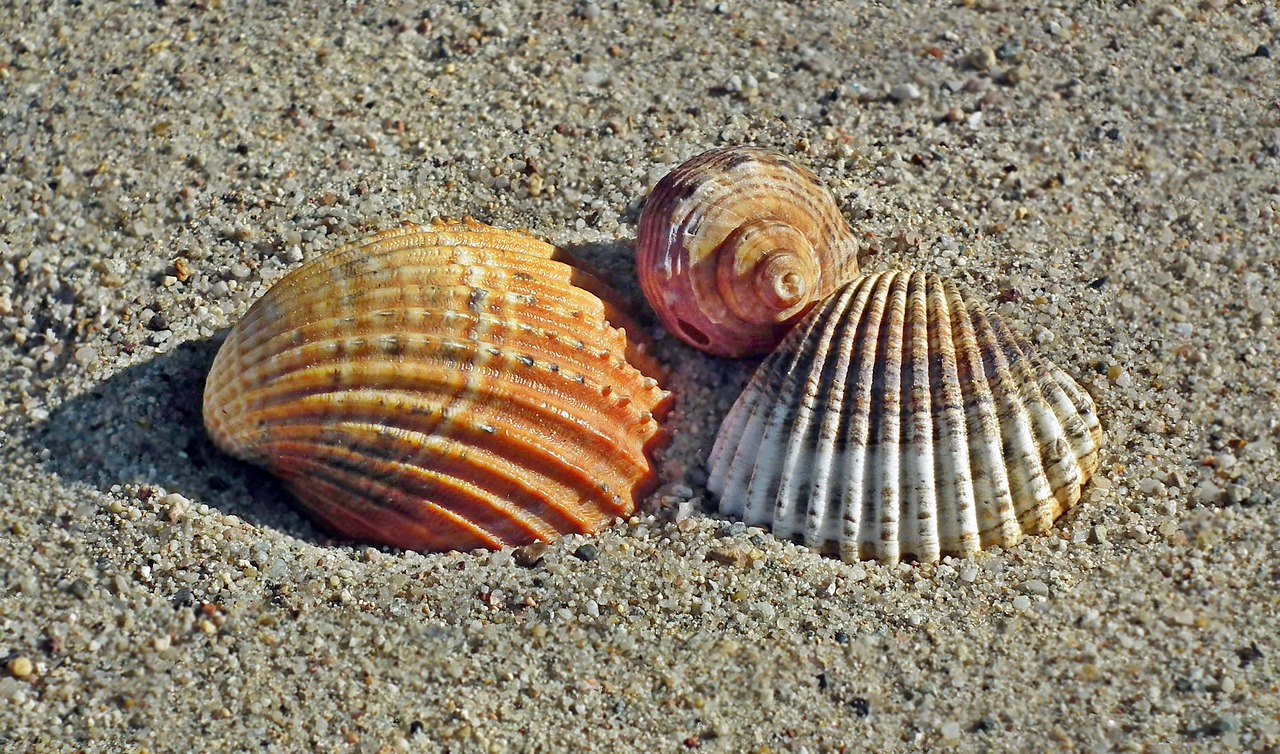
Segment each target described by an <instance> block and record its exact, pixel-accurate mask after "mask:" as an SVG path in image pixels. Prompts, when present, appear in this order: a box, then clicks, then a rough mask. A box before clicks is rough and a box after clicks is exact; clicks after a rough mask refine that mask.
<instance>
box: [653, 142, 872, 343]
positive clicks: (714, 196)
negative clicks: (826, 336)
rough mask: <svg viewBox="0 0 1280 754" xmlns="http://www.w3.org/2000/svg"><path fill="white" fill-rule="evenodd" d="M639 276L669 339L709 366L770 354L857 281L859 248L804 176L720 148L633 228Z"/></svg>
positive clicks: (665, 184)
mask: <svg viewBox="0 0 1280 754" xmlns="http://www.w3.org/2000/svg"><path fill="white" fill-rule="evenodd" d="M636 264H637V269H638V272H639V276H640V286H641V288H642V289H643V290H644V294H645V297H646V298H647V299H648V300H649V304H650V305H651V306H652V307H653V309H654V311H655V312H656V313H657V315H658V318H659V319H660V320H661V321H662V324H663V325H664V326H665V327H666V328H667V330H668V331H670V332H671V333H673V334H674V335H675V336H676V337H678V338H680V339H681V340H683V341H684V342H686V343H688V344H689V345H691V346H693V347H695V348H698V349H701V350H703V351H706V352H707V353H710V354H713V355H715V356H724V357H731V358H736V357H741V356H749V355H752V354H760V353H765V352H767V351H769V350H770V349H771V348H773V347H774V346H775V345H777V343H778V341H780V340H781V339H782V337H783V336H784V335H785V334H786V333H787V331H788V330H789V329H790V328H791V326H792V325H794V324H795V323H796V322H797V321H798V320H799V319H800V317H802V316H804V314H805V313H806V312H808V311H809V309H810V308H811V307H812V306H813V305H814V304H815V303H817V302H818V301H821V300H822V299H824V298H826V297H827V296H828V295H830V294H831V293H832V292H833V291H835V290H836V289H837V288H839V287H840V286H841V285H842V284H844V283H845V282H848V281H849V280H850V279H852V278H853V277H854V276H856V275H857V272H858V242H857V240H856V239H855V238H854V236H853V232H852V230H851V229H850V228H849V226H848V224H847V223H846V222H845V220H844V217H843V216H842V215H841V214H840V209H839V207H838V206H836V201H835V198H834V197H833V196H832V195H831V192H830V191H828V190H827V189H826V188H825V187H824V186H823V185H822V184H821V183H820V182H819V180H818V177H817V176H815V175H814V174H813V173H812V172H810V171H809V170H808V169H806V168H804V167H803V166H801V165H799V164H797V163H796V162H793V161H792V160H790V159H788V158H787V157H784V156H783V155H781V154H778V153H776V152H773V151H770V150H767V149H761V148H759V147H747V146H732V147H721V148H718V149H713V150H711V151H708V152H704V153H702V154H700V155H698V156H696V157H694V158H692V159H690V160H689V161H687V162H685V163H684V164H682V165H680V166H679V167H677V168H676V169H675V170H673V171H672V172H671V173H669V174H667V175H666V176H665V177H664V178H663V179H662V180H661V181H659V182H658V185H657V186H656V187H654V189H653V192H652V193H651V194H650V195H649V199H648V201H647V202H646V203H645V207H644V211H643V212H642V214H641V216H640V228H639V231H638V236H637V239H636Z"/></svg>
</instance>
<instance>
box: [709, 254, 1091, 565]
mask: <svg viewBox="0 0 1280 754" xmlns="http://www.w3.org/2000/svg"><path fill="white" fill-rule="evenodd" d="M1101 442H1102V428H1101V425H1100V424H1099V422H1098V417H1097V415H1096V414H1095V412H1094V405H1093V400H1092V399H1091V398H1090V397H1089V394H1088V393H1086V392H1085V391H1084V390H1083V389H1082V388H1081V387H1080V386H1079V385H1078V384H1077V383H1076V382H1075V380H1073V379H1072V378H1071V377H1069V376H1068V375H1067V374H1065V373H1064V372H1063V371H1062V370H1060V369H1059V368H1058V367H1057V366H1055V365H1054V364H1053V363H1051V362H1050V361H1049V360H1047V359H1045V358H1043V357H1041V356H1039V355H1038V354H1036V353H1035V352H1034V351H1033V350H1032V348H1031V347H1030V346H1029V345H1028V344H1026V343H1025V342H1023V341H1022V340H1021V339H1020V338H1018V337H1017V336H1015V335H1014V334H1013V333H1012V332H1011V331H1010V329H1009V327H1008V326H1007V325H1006V324H1005V323H1004V322H1003V321H1001V320H1000V319H999V318H998V317H997V316H996V315H994V314H991V313H987V312H986V311H985V309H984V307H983V306H982V305H981V304H980V303H978V302H977V301H975V299H974V298H973V297H972V296H970V295H969V294H966V293H961V292H960V291H959V290H958V288H957V287H956V286H955V284H953V283H951V282H950V281H944V280H943V279H942V278H940V277H938V276H937V275H933V274H925V273H910V272H899V271H895V272H884V273H875V274H871V275H866V276H863V277H861V278H860V279H858V280H856V281H854V282H852V283H849V284H848V285H847V286H846V287H844V288H842V289H841V290H840V291H839V292H837V293H836V294H835V295H833V296H832V297H831V298H830V299H828V300H827V301H825V302H823V303H822V305H821V306H819V307H818V308H816V309H815V310H814V311H813V312H812V313H811V314H810V315H809V316H808V317H807V318H806V319H805V321H804V322H803V323H801V324H800V325H799V326H798V327H797V328H796V329H795V330H794V331H792V333H791V334H790V335H788V337H787V338H786V340H784V341H783V343H782V344H781V345H780V346H779V347H778V349H777V350H776V351H775V352H774V353H773V354H771V355H770V356H769V358H768V359H766V360H765V361H764V362H763V363H762V364H761V366H760V367H759V370H758V371H757V372H756V374H755V375H754V377H753V378H752V380H751V382H750V383H749V385H748V387H747V388H746V390H745V391H744V392H743V394H742V395H741V396H740V397H739V399H738V401H737V403H736V404H734V406H733V408H732V409H731V410H730V412H729V414H728V416H727V417H726V419H725V421H724V423H723V425H722V426H721V429H720V433H719V436H718V437H717V439H716V442H715V446H714V448H713V450H712V452H711V458H710V462H709V467H710V480H709V482H708V487H709V488H710V490H711V491H712V492H713V493H715V494H716V495H718V496H719V500H720V511H721V512H722V513H724V514H726V515H729V516H732V517H736V518H741V519H743V520H744V521H746V522H747V523H749V524H753V525H766V526H769V527H771V528H772V529H773V531H774V533H775V534H777V535H779V536H782V537H788V538H795V539H797V540H799V541H802V542H803V543H805V544H807V545H809V546H810V547H813V548H817V549H822V550H824V551H827V552H832V553H838V554H839V556H840V557H841V558H842V559H843V560H846V561H853V560H859V559H875V560H879V561H882V562H888V563H894V562H897V561H898V560H899V559H902V558H911V559H915V560H918V561H921V562H931V561H936V560H938V559H939V558H940V557H941V556H944V555H951V556H967V555H970V554H972V553H974V552H976V551H977V550H979V549H982V548H987V547H991V546H995V545H999V546H1004V547H1008V546H1012V545H1014V544H1017V543H1018V541H1019V540H1020V539H1021V538H1022V536H1023V534H1024V533H1034V534H1040V533H1044V532H1046V531H1048V530H1049V528H1050V527H1051V526H1052V525H1053V522H1054V520H1055V519H1057V518H1058V516H1059V515H1061V514H1062V513H1063V512H1064V511H1066V510H1067V509H1068V508H1070V507H1071V506H1072V505H1074V504H1075V503H1076V502H1077V501H1078V500H1079V499H1080V494H1081V487H1082V485H1084V484H1085V482H1086V481H1087V480H1088V479H1089V477H1090V475H1092V474H1093V472H1094V470H1095V469H1096V468H1097V466H1098V450H1099V446H1100V444H1101Z"/></svg>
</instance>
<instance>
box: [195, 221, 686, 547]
mask: <svg viewBox="0 0 1280 754" xmlns="http://www.w3.org/2000/svg"><path fill="white" fill-rule="evenodd" d="M640 333H641V331H640V330H639V329H638V328H637V327H636V326H635V325H634V324H633V323H632V321H631V320H630V318H629V317H628V316H627V315H626V314H625V313H624V311H623V308H622V307H621V306H620V304H619V303H618V301H617V297H616V294H613V293H612V292H610V291H609V289H608V288H607V287H605V286H604V284H603V283H601V282H600V281H599V280H597V279H596V278H594V277H593V276H591V275H590V274H588V273H586V272H584V271H582V270H580V269H577V268H575V267H574V266H572V265H571V264H570V263H569V258H568V257H567V256H566V255H564V254H563V253H562V252H560V251H559V250H557V249H556V248H555V247H553V246H551V245H550V244H547V243H544V242H542V241H539V240H536V239H534V238H531V237H529V236H526V235H523V234H520V233H515V232H510V231H504V230H499V229H497V228H491V227H489V226H486V225H482V224H480V223H477V222H475V221H472V220H469V219H467V220H463V221H452V220H445V221H436V222H435V223H434V224H433V225H431V226H430V227H425V228H424V227H419V226H416V225H411V224H407V225H405V226H404V227H401V228H397V229H395V230H390V231H387V232H385V233H379V234H377V235H375V236H372V237H371V238H368V239H366V240H364V241H361V242H358V243H355V244H352V245H349V246H345V247H342V248H340V249H337V250H335V251H333V252H331V253H329V254H327V255H325V256H323V257H321V258H318V259H316V260H314V261H312V262H310V263H308V264H306V265H304V266H302V267H301V268H299V269H297V270H295V271H294V272H292V273H291V274H289V275H288V276H286V277H285V278H284V279H282V280H281V281H280V282H279V283H278V284H277V285H276V286H274V287H273V288H272V289H271V290H270V291H268V292H267V294H266V295H265V296H263V297H262V299H260V300H259V301H258V302H256V303H255V304H254V305H253V306H252V307H251V308H250V310H249V312H248V313H247V314H246V315H245V316H244V319H242V320H241V321H240V322H239V323H238V324H237V325H236V326H235V327H234V328H233V329H232V331H231V333H230V335H229V336H228V337H227V340H226V342H225V343H224V344H223V346H222V347H221V349H220V350H219V352H218V355H217V357H216V358H215V360H214V363H213V367H212V369H211V371H210V373H209V377H208V381H207V383H206V386H205V394H204V420H205V426H206V427H207V428H208V431H209V434H210V436H212V438H213V440H214V442H215V443H216V444H217V445H218V446H219V447H221V448H222V449H223V450H225V451H226V452H228V453H230V454H232V455H234V456H237V457H239V458H242V459H245V460H248V461H251V462H253V463H256V464H258V465H261V466H263V467H265V468H267V469H268V470H270V471H271V472H272V473H273V474H275V475H276V476H278V477H279V478H280V479H281V480H283V482H284V484H285V485H286V486H287V487H288V488H289V490H290V491H291V492H292V493H293V494H294V495H295V496H296V497H297V499H298V501H299V502H300V503H301V505H302V506H303V507H304V508H305V509H306V511H307V512H308V513H309V514H310V515H311V516H313V517H314V518H315V519H317V520H318V521H319V522H321V523H322V524H323V525H325V526H326V527H328V528H329V529H331V530H333V531H334V532H337V533H338V534H340V535H342V536H344V537H347V538H350V539H354V540H359V541H364V542H371V543H377V544H383V545H389V546H393V547H401V548H405V549H414V550H431V551H436V550H452V549H456V550H470V549H473V548H482V547H487V548H497V547H503V546H508V545H518V544H524V543H529V542H533V541H538V540H542V541H545V540H549V539H552V538H554V537H556V536H558V535H561V534H565V533H570V532H578V533H587V532H591V531H594V530H596V529H598V528H600V527H601V526H603V525H606V524H608V523H610V522H612V521H613V519H614V517H615V516H626V515H628V514H630V513H631V511H632V510H634V508H635V505H636V502H637V500H638V499H640V498H642V497H643V495H644V494H646V493H647V492H648V491H649V490H650V488H651V487H652V486H653V484H654V483H655V481H656V473H655V469H654V465H653V461H652V455H653V452H654V451H655V450H656V448H657V447H658V446H659V444H660V443H661V442H662V440H663V439H664V434H663V432H662V430H661V428H660V426H659V423H658V420H659V418H660V417H661V416H662V414H663V413H664V412H665V411H666V409H667V408H668V407H669V403H670V394H669V393H667V392H666V391H665V390H663V389H662V388H661V387H659V384H658V378H659V377H660V375H661V370H660V368H659V367H658V365H657V363H656V362H655V361H654V360H653V359H652V358H651V357H650V356H649V355H648V354H647V353H646V350H645V345H644V343H643V342H642V341H641V340H639V339H638V338H639V336H640Z"/></svg>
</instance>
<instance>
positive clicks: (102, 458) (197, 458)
mask: <svg viewBox="0 0 1280 754" xmlns="http://www.w3.org/2000/svg"><path fill="white" fill-rule="evenodd" d="M219 345H221V339H217V338H214V339H207V340H200V341H192V342H187V343H183V344H181V345H179V346H178V347H176V348H174V349H173V350H172V351H169V352H168V353H165V354H162V355H160V356H157V357H156V358H154V359H152V360H151V361H147V362H145V363H142V364H137V365H135V366H132V367H129V368H127V369H124V370H122V371H120V372H118V373H116V374H114V375H112V376H111V378H110V379H108V380H106V381H104V382H102V383H100V384H98V385H97V386H95V387H94V388H93V389H92V390H90V391H89V392H87V393H84V394H83V395H79V396H77V397H75V398H71V399H68V400H67V401H65V402H64V403H63V404H62V405H61V406H59V407H58V408H57V409H55V410H54V411H53V412H52V413H51V414H50V416H49V419H48V420H47V421H46V422H45V423H44V424H42V425H40V426H39V427H37V428H36V430H35V432H34V433H33V434H32V436H31V439H30V442H31V443H33V444H34V445H35V446H36V450H38V451H39V450H48V454H47V458H46V460H44V465H45V467H46V468H48V469H49V470H50V471H52V472H54V473H56V474H58V475H59V476H60V477H62V478H63V479H66V480H69V481H80V482H85V483H87V484H89V485H90V486H92V487H96V488H97V489H100V490H103V491H106V490H108V489H110V488H111V486H112V485H116V484H127V483H135V484H151V485H156V486H158V487H162V488H164V489H165V490H166V491H168V492H178V493H181V494H182V495H184V496H186V497H187V498H189V499H190V500H192V501H194V502H196V503H204V504H206V505H208V506H210V507H213V508H217V509H218V510H219V511H222V512H223V513H225V514H229V515H235V516H239V517H240V518H241V519H243V520H244V521H246V522H248V523H250V524H253V525H255V526H267V527H271V528H273V529H276V530H278V531H280V532H282V533H284V534H288V535H290V536H293V537H297V538H298V539H301V540H304V541H308V542H312V543H320V542H323V541H325V536H324V534H323V533H322V532H321V531H320V530H319V529H317V528H316V527H314V526H312V525H311V524H310V523H308V522H307V520H306V519H305V518H304V517H303V516H302V515H301V514H299V513H298V512H297V511H296V510H295V509H294V508H293V506H292V503H291V498H290V496H289V494H288V493H287V492H285V490H284V489H283V488H282V487H281V486H280V485H279V484H277V483H276V481H275V480H274V479H273V478H272V477H271V476H270V475H268V474H267V473H266V472H264V471H261V470H259V469H258V468H256V467H253V466H250V465H248V464H245V463H241V462H239V461H237V460H235V459H233V458H231V457H229V456H227V455H224V454H223V453H222V452H221V451H219V450H218V449H217V448H215V447H214V445H213V443H212V442H211V441H210V440H209V437H208V435H207V434H205V431H204V424H203V421H202V419H201V397H202V392H203V390H204V378H205V375H206V374H208V372H209V366H210V364H212V363H213V357H214V355H215V354H216V353H217V350H218V346H219Z"/></svg>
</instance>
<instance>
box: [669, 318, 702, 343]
mask: <svg viewBox="0 0 1280 754" xmlns="http://www.w3.org/2000/svg"><path fill="white" fill-rule="evenodd" d="M676 325H677V326H679V328H680V332H682V333H684V335H685V337H686V338H688V339H689V340H691V341H693V343H694V344H695V345H697V346H699V347H701V348H706V347H707V346H709V345H711V338H710V337H709V336H708V335H707V334H706V333H704V332H703V331H701V330H699V329H698V328H697V327H694V326H693V325H692V324H690V323H689V322H687V321H685V320H683V319H676Z"/></svg>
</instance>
